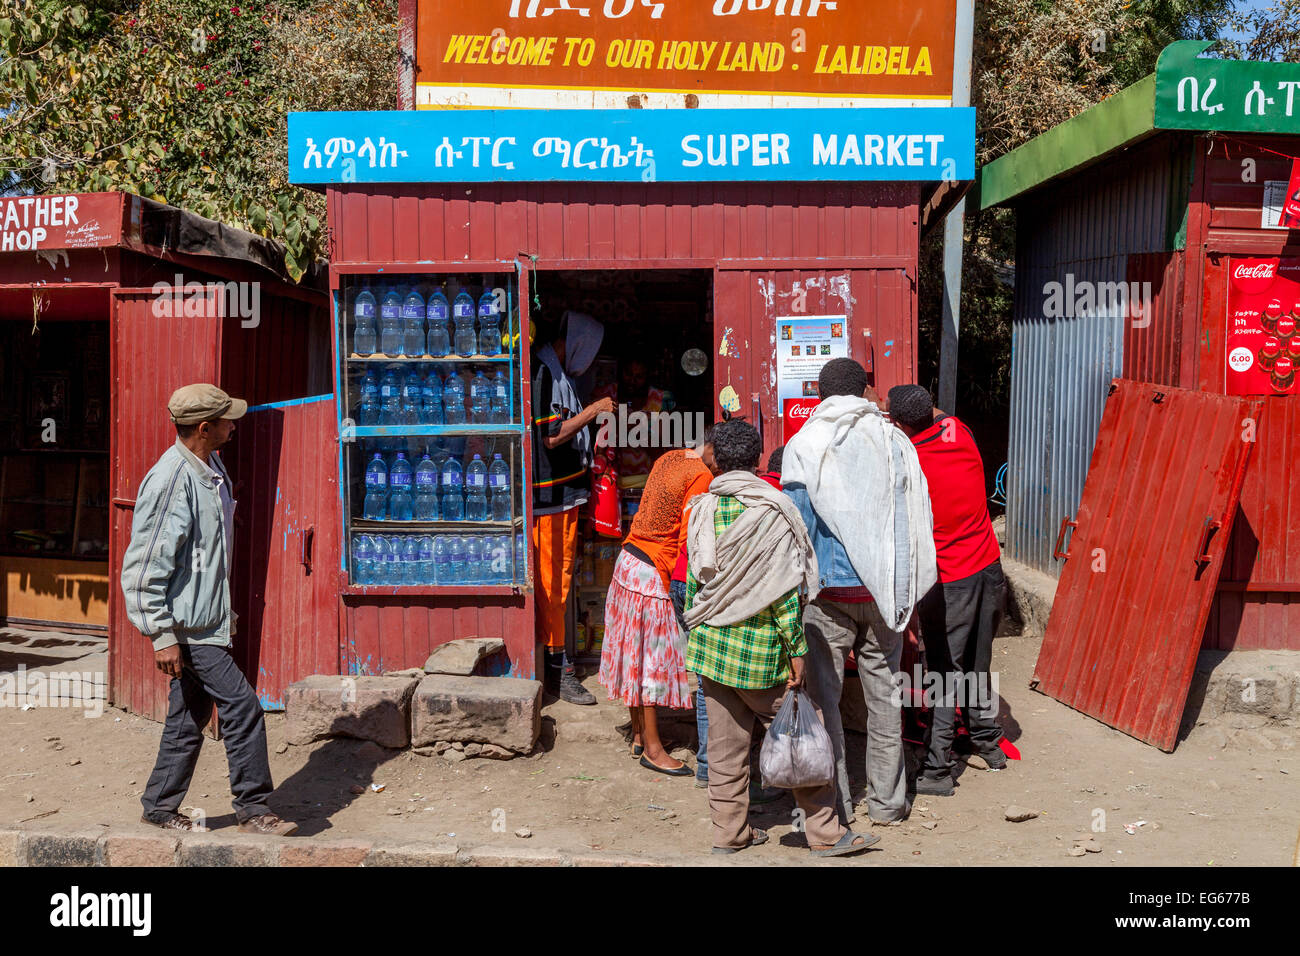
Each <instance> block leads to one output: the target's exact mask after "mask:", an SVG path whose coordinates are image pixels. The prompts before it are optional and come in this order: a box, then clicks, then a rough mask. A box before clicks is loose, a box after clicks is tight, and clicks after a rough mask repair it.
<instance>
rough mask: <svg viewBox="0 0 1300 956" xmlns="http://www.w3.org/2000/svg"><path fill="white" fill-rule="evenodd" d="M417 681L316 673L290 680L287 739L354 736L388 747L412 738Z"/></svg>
mask: <svg viewBox="0 0 1300 956" xmlns="http://www.w3.org/2000/svg"><path fill="white" fill-rule="evenodd" d="M417 684H418V681H417V680H415V679H414V678H408V677H345V676H334V675H327V674H314V675H312V676H311V677H307V678H304V679H303V680H300V681H297V682H296V683H293V684H290V685H289V689H288V690H287V691H286V694H285V706H284V709H285V717H286V736H287V738H288V741H289V743H291V744H295V745H302V744H309V743H311V742H312V741H314V740H321V739H323V738H325V737H355V738H357V739H359V740H371V741H374V742H375V743H376V744H379V745H380V746H381V747H388V748H390V749H393V748H400V747H405V746H406V745H407V744H409V743H410V742H411V732H410V727H411V723H410V713H411V695H412V694H413V693H414V692H415V688H416V686H417Z"/></svg>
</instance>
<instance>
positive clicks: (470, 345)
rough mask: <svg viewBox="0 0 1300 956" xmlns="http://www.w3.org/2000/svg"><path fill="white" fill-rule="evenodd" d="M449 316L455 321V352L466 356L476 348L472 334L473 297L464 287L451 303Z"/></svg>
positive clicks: (475, 340) (476, 343)
mask: <svg viewBox="0 0 1300 956" xmlns="http://www.w3.org/2000/svg"><path fill="white" fill-rule="evenodd" d="M451 317H452V320H453V321H454V322H455V323H456V354H457V355H461V356H464V357H466V358H468V357H469V356H471V355H473V354H474V350H475V349H476V348H478V341H477V339H476V337H475V335H474V297H473V296H471V295H470V294H469V293H468V292H466V291H465V290H464V289H462V290H461V292H460V295H458V296H456V301H455V302H453V303H452V305H451Z"/></svg>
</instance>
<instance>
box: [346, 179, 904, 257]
mask: <svg viewBox="0 0 1300 956" xmlns="http://www.w3.org/2000/svg"><path fill="white" fill-rule="evenodd" d="M399 191H400V195H398V192H399ZM919 193H920V187H919V186H917V185H912V184H907V183H863V184H848V185H846V184H834V185H823V184H818V183H809V184H802V185H800V184H785V183H779V184H752V185H751V184H724V185H708V184H699V185H695V184H674V183H649V184H633V185H603V184H572V185H570V184H565V183H528V184H493V185H482V186H459V185H457V186H447V185H418V186H416V185H412V186H402V187H396V188H394V187H383V186H363V187H355V188H350V189H347V190H330V191H329V210H330V223H331V225H332V227H333V229H332V248H331V255H330V262H331V263H332V264H333V265H334V266H341V265H345V264H349V263H366V262H373V263H385V262H428V263H434V262H448V261H455V260H458V259H471V260H478V261H487V260H496V259H513V258H515V257H516V256H517V255H525V256H537V257H538V263H537V264H538V267H539V268H541V267H543V266H544V267H546V268H555V267H557V266H560V265H563V264H564V263H569V264H568V265H563V267H565V268H583V266H578V265H574V264H572V263H576V262H579V261H585V262H588V263H592V266H591V267H593V268H594V267H595V265H594V264H595V263H597V262H604V263H607V264H608V265H610V266H636V267H639V268H654V266H655V264H656V263H662V264H664V265H668V264H669V263H670V262H671V263H672V264H673V265H674V266H677V267H684V266H686V265H687V264H688V263H693V264H695V265H696V266H698V267H706V268H712V267H713V265H714V264H715V263H716V262H717V260H720V259H764V260H781V259H809V258H825V259H837V258H852V257H859V256H908V257H911V258H912V259H915V256H916V243H917V204H918V197H919Z"/></svg>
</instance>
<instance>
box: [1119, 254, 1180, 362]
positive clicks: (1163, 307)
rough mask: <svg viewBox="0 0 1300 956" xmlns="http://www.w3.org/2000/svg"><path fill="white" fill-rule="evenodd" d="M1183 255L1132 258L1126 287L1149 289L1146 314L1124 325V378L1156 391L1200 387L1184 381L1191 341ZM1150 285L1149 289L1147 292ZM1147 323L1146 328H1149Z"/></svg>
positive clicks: (1147, 255)
mask: <svg viewBox="0 0 1300 956" xmlns="http://www.w3.org/2000/svg"><path fill="white" fill-rule="evenodd" d="M1185 259H1186V256H1185V254H1184V252H1183V250H1181V249H1179V250H1175V251H1173V252H1149V253H1133V254H1130V255H1129V256H1128V261H1127V263H1126V275H1125V281H1127V282H1128V283H1129V288H1130V289H1132V288H1134V287H1135V286H1134V285H1133V284H1134V283H1137V286H1136V288H1138V289H1141V290H1143V292H1144V293H1145V290H1146V289H1148V288H1149V289H1150V292H1151V299H1150V301H1149V302H1146V303H1144V310H1145V311H1144V314H1143V315H1141V316H1133V317H1131V318H1130V320H1129V321H1128V322H1126V323H1125V325H1124V377H1125V378H1129V379H1132V380H1134V381H1136V382H1152V383H1154V384H1156V385H1176V386H1181V387H1184V388H1192V387H1195V383H1194V382H1184V381H1183V380H1182V379H1183V374H1184V372H1183V349H1184V345H1186V344H1189V343H1188V341H1187V340H1188V339H1189V338H1191V337H1194V336H1195V331H1194V329H1193V330H1191V332H1190V335H1189V333H1188V331H1186V330H1185V329H1184V327H1183V264H1184V261H1185ZM1147 283H1150V285H1149V286H1147ZM1142 323H1146V324H1145V325H1144V324H1142Z"/></svg>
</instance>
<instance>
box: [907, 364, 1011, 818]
mask: <svg viewBox="0 0 1300 956" xmlns="http://www.w3.org/2000/svg"><path fill="white" fill-rule="evenodd" d="M889 416H890V418H892V419H893V421H894V424H896V425H897V426H898V427H899V428H901V429H902V430H903V432H904V433H905V434H906V435H907V436H908V437H909V438H911V439H912V444H913V445H915V446H916V454H917V457H918V458H919V459H920V461H921V470H922V471H923V472H925V480H926V483H927V484H928V485H929V488H930V510H931V512H932V514H933V516H934V547H935V554H936V557H937V559H938V565H939V583H938V584H936V585H935V586H934V587H933V588H932V589H931V590H930V592H929V593H928V594H927V595H926V596H925V597H924V598H922V599H921V602H920V604H919V605H918V606H917V613H918V617H919V618H920V622H921V637H922V640H924V642H925V657H926V668H927V670H929V671H930V672H932V673H935V674H941V675H942V676H943V686H942V687H941V688H938V689H937V690H938V692H939V696H938V699H937V700H935V701H934V702H933V703H932V705H931V706H932V711H931V726H930V740H929V747H928V753H927V754H926V758H925V766H924V769H923V770H922V772H921V776H920V777H918V778H917V781H916V792H917V793H918V794H926V795H929V796H937V797H947V796H952V793H953V780H952V742H953V735H954V722H955V720H956V708H957V707H961V709H962V714H963V716H964V717H965V720H966V727H967V729H968V730H969V731H970V736H971V743H972V744H973V746H974V748H975V750H976V751H977V752H978V753H979V754H980V756H982V757H983V758H984V760H985V762H986V763H987V764H988V766H989V769H990V770H1001V769H1003V768H1004V767H1005V766H1006V765H1007V758H1006V755H1005V754H1004V753H1003V752H1002V749H1001V747H1000V741H1001V740H1002V728H1001V727H1000V726H999V725H998V721H997V717H998V698H997V694H996V688H995V687H994V686H993V685H992V682H991V678H990V675H989V668H990V664H991V663H992V660H993V635H994V634H996V633H997V629H998V624H999V622H1000V621H1001V617H1002V608H1003V606H1004V603H1005V601H1006V592H1007V583H1006V578H1004V577H1003V576H1002V562H1001V560H1000V559H1001V551H1000V549H999V548H998V539H997V535H996V534H994V532H993V523H992V522H991V521H990V520H989V508H988V503H987V500H986V498H985V496H984V462H983V461H982V460H981V458H980V453H979V449H978V448H977V447H976V446H975V436H974V435H972V434H971V430H970V429H969V428H967V427H966V425H965V424H963V423H962V422H960V421H958V420H957V419H956V418H955V417H953V416H952V415H947V414H944V413H943V412H938V413H936V412H935V408H934V404H933V403H932V402H931V400H930V393H929V392H928V391H926V389H924V388H922V387H921V386H920V385H896V386H895V387H893V388H891V389H890V390H889ZM927 686H928V682H927Z"/></svg>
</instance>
